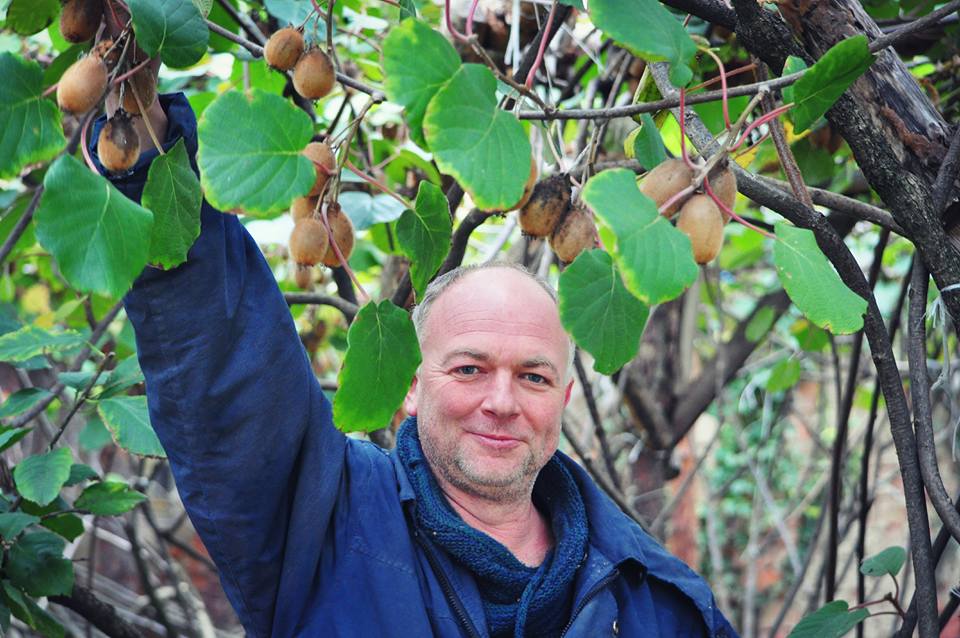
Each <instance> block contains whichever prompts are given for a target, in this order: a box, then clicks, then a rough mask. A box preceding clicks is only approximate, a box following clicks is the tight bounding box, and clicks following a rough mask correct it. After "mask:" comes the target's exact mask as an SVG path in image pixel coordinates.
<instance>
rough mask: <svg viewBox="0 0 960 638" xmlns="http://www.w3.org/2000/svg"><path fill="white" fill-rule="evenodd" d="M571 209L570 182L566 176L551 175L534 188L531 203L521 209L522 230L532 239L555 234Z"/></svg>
mask: <svg viewBox="0 0 960 638" xmlns="http://www.w3.org/2000/svg"><path fill="white" fill-rule="evenodd" d="M569 207H570V182H569V181H568V180H567V176H566V175H551V176H550V177H548V178H546V179H544V180H541V181H540V182H538V183H537V185H536V186H535V187H534V188H533V192H532V193H531V195H530V201H528V202H527V203H526V205H525V206H524V207H523V208H521V209H520V228H521V229H523V232H524V233H526V234H527V235H530V236H531V237H546V236H548V235H549V234H550V233H552V232H553V229H554V228H556V226H557V223H558V222H559V221H560V218H561V217H563V214H564V213H566V212H567V208H569Z"/></svg>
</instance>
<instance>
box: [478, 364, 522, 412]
mask: <svg viewBox="0 0 960 638" xmlns="http://www.w3.org/2000/svg"><path fill="white" fill-rule="evenodd" d="M515 381H516V380H515V378H514V376H513V372H511V371H509V370H497V371H496V372H495V373H494V374H493V375H492V376H491V378H490V382H489V383H488V384H487V387H486V389H485V392H486V395H485V396H484V398H483V404H482V406H481V407H482V410H483V412H484V414H486V415H487V416H490V417H493V418H496V419H498V420H502V419H508V418H510V417H513V416H516V414H517V413H518V412H519V411H520V410H519V404H518V403H517V394H516V391H517V388H516V384H515Z"/></svg>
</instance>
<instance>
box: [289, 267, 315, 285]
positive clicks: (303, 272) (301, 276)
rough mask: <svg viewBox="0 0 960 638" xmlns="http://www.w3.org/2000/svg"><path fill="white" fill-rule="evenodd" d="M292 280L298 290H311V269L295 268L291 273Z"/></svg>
mask: <svg viewBox="0 0 960 638" xmlns="http://www.w3.org/2000/svg"><path fill="white" fill-rule="evenodd" d="M293 280H294V281H295V282H296V284H297V287H298V288H300V290H312V289H313V268H311V267H310V266H297V267H296V269H295V270H294V272H293Z"/></svg>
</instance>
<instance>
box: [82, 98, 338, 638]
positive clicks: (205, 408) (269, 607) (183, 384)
mask: <svg viewBox="0 0 960 638" xmlns="http://www.w3.org/2000/svg"><path fill="white" fill-rule="evenodd" d="M161 99H162V100H163V103H164V107H165V110H166V112H167V115H168V118H169V125H168V135H167V142H166V143H165V146H166V147H168V148H169V147H171V146H172V145H173V143H175V142H176V140H177V139H179V138H180V137H181V136H182V137H183V138H184V140H185V141H186V144H187V149H188V151H189V152H190V155H191V157H193V156H194V154H195V152H196V148H197V143H196V123H195V118H194V116H193V113H192V112H191V111H190V107H189V104H188V103H187V101H186V99H185V98H183V96H182V95H178V96H169V97H162V98H161ZM95 133H96V132H95ZM92 138H93V139H96V138H97V135H96V134H94V135H92ZM153 156H154V153H150V154H144V156H143V157H141V161H140V162H139V163H138V165H137V167H136V168H135V170H134V172H133V174H132V175H130V176H127V177H123V178H120V179H116V180H114V183H115V184H116V185H117V186H118V187H119V188H120V189H121V190H122V191H123V192H124V193H125V194H126V195H127V196H129V197H131V198H133V199H135V200H139V198H140V194H141V192H142V189H143V183H144V180H145V179H146V172H147V168H148V165H149V161H150V160H151V159H152V157H153ZM124 303H125V306H126V309H127V313H128V315H129V317H130V320H131V321H132V322H133V326H134V329H135V331H136V335H137V348H138V354H139V358H140V365H141V367H142V368H143V371H144V375H145V376H146V386H147V396H148V399H149V406H150V418H151V422H152V423H153V427H154V428H155V429H156V431H157V434H158V436H159V437H160V440H161V442H162V443H163V446H164V448H165V450H166V452H167V454H168V456H169V459H170V465H171V467H172V469H173V473H174V477H175V479H176V482H177V487H178V489H179V491H180V495H181V497H182V499H183V501H184V504H185V505H186V508H187V511H188V512H189V514H190V519H191V520H192V521H193V523H194V525H195V527H196V528H197V530H198V531H199V533H200V535H201V537H202V538H203V541H204V543H205V545H206V546H207V549H208V550H209V552H210V554H211V556H212V557H213V559H214V561H215V562H216V564H217V566H218V568H219V569H220V578H221V581H222V583H223V586H224V589H225V591H226V593H227V596H228V597H229V599H230V601H231V602H232V603H233V606H234V608H235V609H236V610H237V612H238V614H239V616H240V620H241V621H242V622H243V624H244V626H245V627H246V629H247V632H248V633H249V635H251V636H267V635H269V634H270V629H271V626H272V622H273V615H274V611H275V606H276V602H277V600H278V597H281V598H282V597H285V596H287V595H288V593H290V595H296V594H295V593H292V592H296V591H297V590H298V589H305V588H307V587H308V583H309V580H310V579H311V578H312V576H313V574H314V573H315V566H316V561H317V560H318V558H319V552H320V541H321V539H322V538H323V536H324V530H325V528H326V526H327V525H328V524H329V521H330V515H331V511H332V509H333V503H334V499H335V496H336V491H337V487H338V484H339V481H340V476H341V472H342V469H343V458H344V445H345V439H344V437H343V436H342V435H341V434H340V433H339V432H337V431H336V430H335V429H334V428H333V425H332V419H331V412H330V404H329V402H328V401H327V400H326V399H325V398H324V396H323V393H322V392H321V390H320V388H319V385H318V384H317V382H316V380H315V378H314V375H313V372H312V370H311V367H310V364H309V361H308V360H307V357H306V354H305V352H304V349H303V347H302V345H301V343H300V340H299V338H298V336H297V333H296V330H295V329H294V324H293V321H292V319H291V316H290V312H289V309H288V308H287V305H286V303H285V302H284V300H283V296H282V295H281V293H280V291H279V289H278V288H277V285H276V282H275V280H274V277H273V274H272V273H271V271H270V268H269V267H268V265H267V263H266V261H265V260H264V258H263V255H262V254H261V253H260V250H259V248H258V247H257V245H256V244H255V242H254V241H253V239H252V238H251V237H250V235H249V234H248V233H247V231H246V230H245V229H244V228H243V226H242V225H241V224H240V223H239V221H238V219H237V218H236V217H235V216H232V215H224V214H221V213H219V212H217V211H216V210H214V209H213V208H211V207H210V206H209V205H208V204H206V202H204V205H203V214H202V232H201V235H200V237H199V239H198V240H197V241H196V243H195V244H194V246H193V248H192V249H191V250H190V253H189V259H188V261H187V262H186V263H184V264H182V265H181V266H179V267H177V268H175V269H172V270H170V271H161V270H158V269H154V268H147V269H146V270H145V271H144V273H143V274H142V275H141V277H140V278H139V279H138V281H137V282H136V284H135V285H134V288H133V290H131V291H130V292H129V294H128V295H127V296H126V298H125V299H124ZM305 492H308V493H309V495H306V494H305ZM291 521H293V523H291ZM307 529H309V536H310V537H312V538H313V539H314V540H313V543H311V544H304V543H301V542H300V541H299V539H298V538H296V536H297V535H302V534H305V533H306V530H307ZM281 583H283V585H282V589H283V591H281ZM300 585H302V586H303V587H302V588H301V587H300ZM284 601H285V603H286V602H288V601H287V600H286V599H285V598H284Z"/></svg>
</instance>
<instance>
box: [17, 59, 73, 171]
mask: <svg viewBox="0 0 960 638" xmlns="http://www.w3.org/2000/svg"><path fill="white" fill-rule="evenodd" d="M0 78H3V82H0V179H5V178H9V177H15V176H16V175H17V174H18V173H19V172H20V171H21V170H22V169H23V167H24V166H26V165H27V164H32V163H34V162H42V161H45V160H48V159H50V158H52V157H54V156H55V155H56V154H57V153H59V152H60V150H61V149H62V148H63V147H64V146H65V145H66V143H67V141H66V140H65V139H64V137H63V130H62V129H61V127H60V110H59V109H57V105H56V104H54V103H53V101H52V100H48V99H45V98H43V97H42V96H41V94H42V93H43V70H42V69H41V68H40V65H38V64H37V63H36V62H29V61H27V60H24V59H23V58H20V57H18V56H15V55H13V54H12V53H2V54H0Z"/></svg>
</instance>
